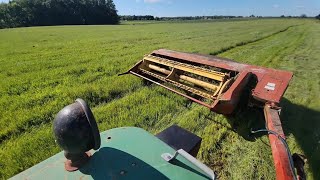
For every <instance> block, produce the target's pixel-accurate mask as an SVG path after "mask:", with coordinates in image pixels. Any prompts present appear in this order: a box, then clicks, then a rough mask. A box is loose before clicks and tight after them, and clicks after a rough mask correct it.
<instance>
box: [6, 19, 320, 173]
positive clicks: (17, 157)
mask: <svg viewBox="0 0 320 180" xmlns="http://www.w3.org/2000/svg"><path fill="white" fill-rule="evenodd" d="M159 48H166V49H172V50H177V51H184V52H194V53H201V54H212V55H217V56H220V57H226V58H231V59H234V60H236V61H239V62H244V63H250V64H255V65H261V66H266V67H273V68H278V69H284V70H290V71H293V72H294V78H293V80H292V81H291V83H290V86H289V88H288V89H287V92H286V94H285V96H284V98H283V101H282V106H283V109H282V113H281V118H282V123H283V127H284V131H285V132H286V133H287V134H286V135H287V137H288V144H289V147H290V149H291V152H296V153H300V154H304V155H306V157H307V158H308V162H307V164H306V166H305V168H306V172H307V178H308V179H320V131H319V129H320V121H319V119H320V97H319V95H318V94H319V89H320V78H319V77H320V21H315V20H303V19H302V20H299V19H262V20H261V19H260V20H248V21H225V22H223V21H222V22H193V23H186V22H177V23H163V22H162V23H150V24H149V23H139V24H134V23H127V24H123V25H114V26H55V27H32V28H15V29H2V30H0V177H1V178H2V179H7V178H8V177H11V176H13V175H14V174H17V173H19V172H21V171H23V170H25V169H27V168H29V167H31V166H32V165H34V164H36V163H38V162H40V161H42V160H45V159H46V158H48V157H50V156H52V155H54V154H55V153H57V152H59V151H61V149H59V147H58V146H57V145H56V144H55V142H54V138H53V132H52V122H53V119H54V116H55V114H56V113H57V112H58V111H59V110H60V109H61V108H63V107H64V106H65V105H67V104H70V103H72V102H73V101H74V100H75V99H76V98H78V97H79V98H82V99H84V100H86V101H87V102H88V103H89V105H90V106H91V108H92V110H93V113H94V115H95V117H96V120H97V121H98V126H99V129H100V131H101V132H102V131H104V130H107V129H110V128H114V127H120V126H136V127H141V128H144V129H146V130H148V131H149V132H151V133H153V134H155V133H157V132H160V131H162V130H163V129H165V128H167V127H169V126H171V125H172V124H178V125H179V126H181V127H183V128H186V129H188V130H190V131H191V132H193V133H196V134H197V135H199V136H200V137H202V138H203V141H202V145H201V148H200V152H199V154H198V158H199V159H200V160H201V161H203V162H204V163H206V164H207V165H208V166H210V167H211V168H212V169H213V170H214V171H215V172H216V173H217V175H218V178H219V179H274V178H275V170H274V166H273V160H272V155H271V148H270V146H269V141H268V138H267V137H266V136H261V137H256V138H253V137H249V136H248V134H249V131H250V128H263V115H262V114H261V113H260V112H259V111H258V110H256V109H251V110H249V109H248V110H244V111H242V112H239V113H238V114H237V115H236V116H235V117H232V118H230V117H229V118H226V117H224V116H222V115H218V114H215V113H213V112H210V111H209V110H208V109H206V108H205V107H202V106H200V105H198V104H195V103H192V102H191V101H189V100H187V99H184V98H182V97H180V96H178V95H175V94H173V93H171V92H168V91H167V90H165V89H162V88H161V87H158V86H156V85H151V86H145V85H144V84H143V81H142V80H141V79H139V78H137V77H134V76H129V75H127V76H120V77H118V76H117V74H119V73H122V72H125V71H126V70H127V69H128V68H130V67H131V66H132V65H133V64H135V63H136V62H137V61H138V60H139V59H140V58H142V56H143V55H144V54H148V53H150V52H151V51H152V50H155V49H159Z"/></svg>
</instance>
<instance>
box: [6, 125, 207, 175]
mask: <svg viewBox="0 0 320 180" xmlns="http://www.w3.org/2000/svg"><path fill="white" fill-rule="evenodd" d="M174 152H175V150H174V149H172V148H171V147H169V146H168V145H167V144H165V143H164V142H162V141H161V140H159V139H158V138H156V137H155V136H153V135H152V134H150V133H148V132H147V131H145V130H143V129H140V128H133V127H123V128H115V129H110V130H108V131H105V132H103V133H101V147H100V149H98V150H97V151H96V152H92V153H93V155H92V157H91V159H90V160H89V162H88V163H87V164H86V165H84V166H83V167H82V168H81V169H79V170H78V171H75V172H67V171H66V170H65V169H64V161H65V157H64V154H63V152H60V153H58V154H57V155H55V156H53V157H51V158H49V159H47V160H45V161H43V162H41V163H39V164H37V165H35V166H33V167H31V168H30V169H28V170H26V171H24V172H22V173H20V174H18V175H16V176H14V177H13V178H12V179H44V178H45V179H208V177H207V176H206V175H205V174H204V173H203V172H202V171H201V170H200V169H198V168H197V167H196V166H194V165H193V164H192V163H190V162H189V161H188V160H186V159H184V158H183V157H180V156H178V157H177V159H175V160H173V161H172V162H170V163H169V162H166V161H165V160H164V159H162V157H161V155H162V154H163V153H170V154H174Z"/></svg>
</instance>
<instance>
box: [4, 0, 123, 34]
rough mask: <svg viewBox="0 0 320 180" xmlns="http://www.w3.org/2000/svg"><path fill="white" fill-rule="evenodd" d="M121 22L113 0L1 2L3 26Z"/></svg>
mask: <svg viewBox="0 0 320 180" xmlns="http://www.w3.org/2000/svg"><path fill="white" fill-rule="evenodd" d="M118 23H119V17H118V14H117V10H116V7H115V4H114V3H113V1H112V0H12V1H9V3H1V4H0V28H10V27H22V26H50V25H81V24H118Z"/></svg>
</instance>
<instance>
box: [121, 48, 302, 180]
mask: <svg viewBox="0 0 320 180" xmlns="http://www.w3.org/2000/svg"><path fill="white" fill-rule="evenodd" d="M127 73H130V74H133V75H135V76H138V77H141V78H143V79H145V80H148V81H150V82H153V83H155V84H157V85H160V86H162V87H164V88H166V89H168V90H170V91H173V92H175V93H177V94H179V95H182V96H184V97H186V98H188V99H190V100H192V101H194V102H197V103H199V104H201V105H203V106H206V107H208V108H210V109H211V110H212V111H214V112H217V113H220V114H225V115H228V114H231V113H233V112H234V111H235V108H236V107H237V105H238V104H239V103H240V99H241V100H243V99H248V100H249V102H248V105H249V106H257V107H261V108H263V110H264V115H265V121H266V129H267V131H268V133H269V140H270V144H271V148H272V155H273V160H274V165H275V169H276V177H277V179H278V180H289V179H290V180H291V179H295V178H296V177H295V173H294V168H293V162H292V159H291V155H290V152H288V151H289V150H288V148H287V146H286V143H285V140H284V139H285V135H284V132H283V130H282V126H281V121H280V118H279V113H280V106H279V103H280V99H281V97H282V96H283V94H284V92H285V90H286V88H287V87H288V84H289V81H290V80H291V78H292V76H293V73H292V72H288V71H283V70H276V69H270V68H264V67H259V66H254V65H248V64H242V63H237V62H234V61H232V60H228V59H223V58H219V57H214V56H206V55H198V54H190V53H182V52H176V51H171V50H165V49H160V50H156V51H153V52H152V53H151V54H149V55H146V56H144V58H143V59H142V60H141V61H139V62H138V63H137V64H136V65H135V66H134V67H132V68H131V69H130V70H129V71H128V72H126V73H124V74H127ZM248 88H249V89H250V90H251V92H250V93H249V95H248V94H247V95H244V92H245V91H244V90H245V89H248ZM243 96H247V97H243Z"/></svg>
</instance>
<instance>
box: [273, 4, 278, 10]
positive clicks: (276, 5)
mask: <svg viewBox="0 0 320 180" xmlns="http://www.w3.org/2000/svg"><path fill="white" fill-rule="evenodd" d="M272 7H273V8H275V9H277V8H279V7H280V6H279V4H274V5H272Z"/></svg>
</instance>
